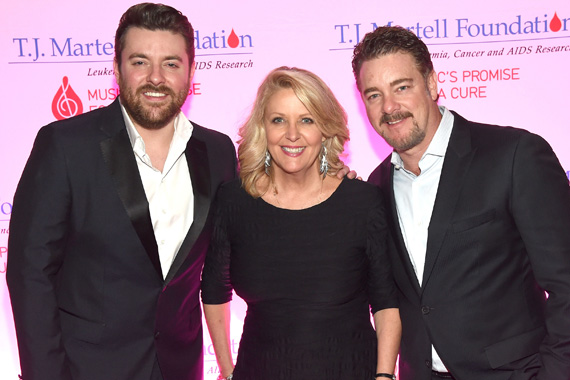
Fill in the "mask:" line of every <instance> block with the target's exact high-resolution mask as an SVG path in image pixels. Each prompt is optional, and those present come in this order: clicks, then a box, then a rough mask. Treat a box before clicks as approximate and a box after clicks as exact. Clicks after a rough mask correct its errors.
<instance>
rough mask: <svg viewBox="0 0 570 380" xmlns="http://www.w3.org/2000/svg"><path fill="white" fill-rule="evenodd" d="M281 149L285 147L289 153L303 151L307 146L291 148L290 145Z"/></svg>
mask: <svg viewBox="0 0 570 380" xmlns="http://www.w3.org/2000/svg"><path fill="white" fill-rule="evenodd" d="M281 149H283V150H284V151H285V152H287V153H301V152H302V151H303V150H304V149H305V148H304V147H299V148H289V147H286V146H284V147H282V148H281Z"/></svg>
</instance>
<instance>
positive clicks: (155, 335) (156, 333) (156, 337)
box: [154, 331, 160, 339]
mask: <svg viewBox="0 0 570 380" xmlns="http://www.w3.org/2000/svg"><path fill="white" fill-rule="evenodd" d="M159 336H160V331H157V332H155V333H154V339H158V337H159Z"/></svg>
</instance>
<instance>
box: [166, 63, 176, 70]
mask: <svg viewBox="0 0 570 380" xmlns="http://www.w3.org/2000/svg"><path fill="white" fill-rule="evenodd" d="M166 66H168V67H169V68H171V69H175V68H177V67H178V64H177V63H176V62H167V63H166Z"/></svg>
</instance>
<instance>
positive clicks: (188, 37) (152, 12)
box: [115, 3, 194, 66]
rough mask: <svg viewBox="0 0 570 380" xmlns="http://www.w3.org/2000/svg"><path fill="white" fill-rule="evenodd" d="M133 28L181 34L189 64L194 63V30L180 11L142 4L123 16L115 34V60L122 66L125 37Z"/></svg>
mask: <svg viewBox="0 0 570 380" xmlns="http://www.w3.org/2000/svg"><path fill="white" fill-rule="evenodd" d="M131 27H137V28H142V29H147V30H152V31H154V30H164V31H170V32H172V33H175V34H180V35H181V36H182V37H183V38H184V41H185V42H186V52H187V53H188V60H189V63H190V64H192V63H193V62H194V29H193V28H192V24H190V22H189V21H188V18H186V16H184V15H183V14H182V13H180V11H178V10H176V9H174V8H172V7H170V6H168V5H163V4H154V3H141V4H137V5H133V6H132V7H130V8H129V9H127V11H126V12H125V13H124V14H123V16H122V17H121V21H119V26H118V28H117V32H116V33H115V59H116V60H117V64H118V65H119V66H120V65H121V53H122V52H123V45H124V43H125V35H126V34H127V31H128V30H129V28H131Z"/></svg>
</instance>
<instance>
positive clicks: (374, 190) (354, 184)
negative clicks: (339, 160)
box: [342, 178, 380, 198]
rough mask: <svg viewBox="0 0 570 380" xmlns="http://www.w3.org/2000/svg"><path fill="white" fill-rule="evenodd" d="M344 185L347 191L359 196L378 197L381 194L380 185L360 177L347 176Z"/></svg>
mask: <svg viewBox="0 0 570 380" xmlns="http://www.w3.org/2000/svg"><path fill="white" fill-rule="evenodd" d="M342 185H343V188H344V189H345V191H346V192H347V193H351V194H355V195H358V196H362V197H373V198H376V197H378V196H379V195H380V189H379V188H378V186H376V185H373V184H371V183H368V182H365V181H362V180H359V179H349V178H345V179H344V180H343V184H342Z"/></svg>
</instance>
